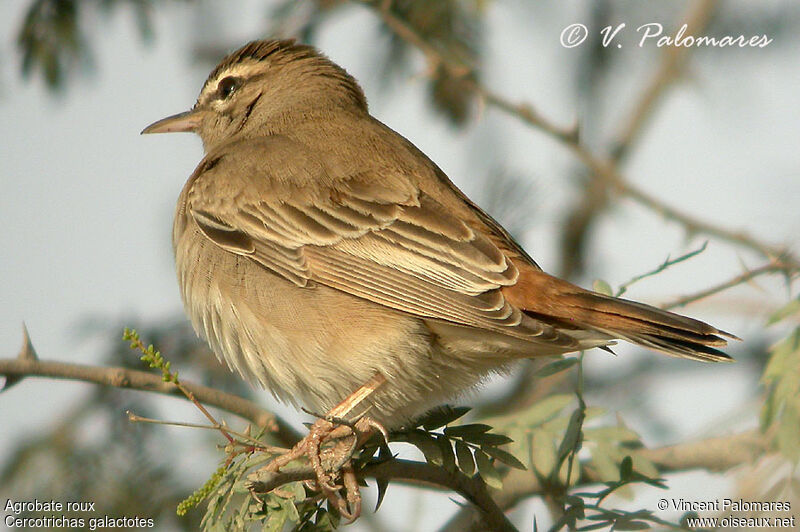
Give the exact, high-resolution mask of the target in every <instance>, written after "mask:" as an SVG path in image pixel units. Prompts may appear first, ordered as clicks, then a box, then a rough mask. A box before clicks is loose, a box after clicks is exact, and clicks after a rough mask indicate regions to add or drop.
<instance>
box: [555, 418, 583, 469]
mask: <svg viewBox="0 0 800 532" xmlns="http://www.w3.org/2000/svg"><path fill="white" fill-rule="evenodd" d="M582 426H583V410H581V409H580V408H578V409H576V410H575V411H574V412H572V415H571V416H570V418H569V423H568V424H567V431H566V432H565V433H564V439H563V440H561V445H559V446H558V461H559V463H560V462H562V461H563V460H564V459H565V458H566V457H567V456H568V455H569V454H570V453H571V452H573V450H574V451H575V452H577V451H578V450H579V449H580V438H581V428H582Z"/></svg>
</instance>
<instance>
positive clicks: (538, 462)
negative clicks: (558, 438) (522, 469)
mask: <svg viewBox="0 0 800 532" xmlns="http://www.w3.org/2000/svg"><path fill="white" fill-rule="evenodd" d="M532 438H533V442H532V445H531V453H532V456H531V464H532V465H533V467H534V469H536V471H538V472H539V474H540V475H542V476H543V477H547V476H549V475H550V473H551V472H552V471H553V469H554V468H555V466H556V444H555V441H554V439H553V438H554V435H553V434H551V433H549V432H547V431H544V430H537V431H534V433H533V435H532Z"/></svg>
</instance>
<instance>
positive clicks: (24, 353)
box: [17, 322, 39, 360]
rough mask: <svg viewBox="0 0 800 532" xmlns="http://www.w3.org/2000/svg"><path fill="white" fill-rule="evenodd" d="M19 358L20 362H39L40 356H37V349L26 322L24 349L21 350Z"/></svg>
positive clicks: (23, 332)
mask: <svg viewBox="0 0 800 532" xmlns="http://www.w3.org/2000/svg"><path fill="white" fill-rule="evenodd" d="M17 358H18V359H19V360H39V355H37V354H36V349H34V347H33V343H32V342H31V336H30V334H28V328H27V327H26V326H25V322H22V349H20V351H19V354H18V355H17Z"/></svg>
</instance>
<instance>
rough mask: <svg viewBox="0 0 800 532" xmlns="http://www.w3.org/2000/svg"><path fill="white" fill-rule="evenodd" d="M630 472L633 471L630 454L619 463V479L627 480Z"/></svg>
mask: <svg viewBox="0 0 800 532" xmlns="http://www.w3.org/2000/svg"><path fill="white" fill-rule="evenodd" d="M631 473H633V459H632V458H631V457H630V456H626V457H625V458H623V459H622V462H621V463H620V464H619V479H620V480H629V479H630V478H631Z"/></svg>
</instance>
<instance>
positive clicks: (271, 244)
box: [142, 39, 737, 429]
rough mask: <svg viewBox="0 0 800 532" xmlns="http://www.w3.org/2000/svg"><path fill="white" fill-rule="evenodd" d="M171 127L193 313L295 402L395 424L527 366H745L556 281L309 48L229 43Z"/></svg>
mask: <svg viewBox="0 0 800 532" xmlns="http://www.w3.org/2000/svg"><path fill="white" fill-rule="evenodd" d="M166 132H195V133H197V134H198V135H199V136H200V138H201V139H202V143H203V147H204V151H205V156H204V157H203V159H202V161H201V162H200V164H199V165H198V166H197V168H196V169H195V170H194V172H193V173H192V174H191V176H190V177H189V179H188V181H187V182H186V184H185V186H184V188H183V190H182V191H181V193H180V196H179V199H178V204H177V208H176V211H175V219H174V225H173V232H172V238H173V249H174V254H175V261H176V269H177V276H178V282H179V285H180V290H181V296H182V299H183V303H184V306H185V310H186V312H187V314H188V316H189V318H190V320H191V322H192V324H193V327H194V329H195V330H196V331H197V333H198V334H200V335H202V336H204V337H205V339H206V340H207V342H208V343H209V345H210V347H211V349H212V350H213V351H214V353H216V355H217V356H218V357H219V358H220V359H221V360H224V361H225V362H227V364H228V365H229V366H230V367H231V368H233V369H235V370H237V371H238V372H239V373H240V374H241V375H242V376H243V377H244V378H246V379H248V380H250V381H252V382H254V383H257V384H260V385H261V386H263V387H264V388H266V389H267V390H269V391H270V392H271V393H273V394H274V395H275V396H276V397H277V398H278V399H280V400H283V401H285V402H288V403H291V404H293V405H295V406H302V407H305V408H307V409H309V410H310V411H313V412H337V413H339V414H341V413H344V414H347V416H343V417H349V418H352V419H356V418H360V417H363V416H368V417H369V418H370V419H371V421H372V422H373V423H374V424H375V426H380V427H382V428H385V429H394V428H398V427H400V426H403V425H404V424H407V423H410V422H412V421H413V420H414V419H415V418H417V417H418V416H420V415H421V414H423V413H425V412H426V411H428V410H430V409H431V408H433V407H436V406H437V405H440V404H442V403H445V402H447V401H450V400H453V399H454V398H457V397H459V396H461V395H463V394H464V393H465V392H467V391H470V390H473V389H475V387H476V386H478V385H479V384H480V383H481V382H482V381H484V380H486V378H487V377H488V376H491V375H492V374H495V373H497V372H503V371H507V370H508V368H509V367H510V366H511V365H513V364H514V363H515V362H516V361H519V360H523V359H535V358H540V357H553V356H560V355H564V354H567V353H571V352H577V351H583V350H587V349H591V348H594V347H599V348H605V349H608V347H609V346H610V345H613V344H614V343H615V342H616V341H617V340H624V341H627V342H631V343H633V344H637V345H640V346H643V347H645V348H648V349H650V350H654V351H658V352H661V353H665V354H667V355H671V356H675V357H682V358H688V359H693V360H700V361H710V362H720V361H729V360H731V358H730V357H729V356H728V355H727V354H725V353H724V352H723V351H721V350H720V349H721V348H724V346H725V345H726V344H727V340H726V339H737V338H736V336H734V335H733V334H730V333H727V332H725V331H722V330H720V329H717V328H715V327H713V326H711V325H708V324H706V323H704V322H702V321H698V320H695V319H692V318H688V317H685V316H681V315H678V314H675V313H672V312H667V311H664V310H660V309H658V308H655V307H653V306H649V305H646V304H643V303H638V302H634V301H629V300H625V299H620V298H616V297H612V296H608V295H603V294H601V293H597V292H594V291H591V290H587V289H583V288H580V287H578V286H576V285H574V284H571V283H570V282H567V281H565V280H562V279H559V278H558V277H555V276H552V275H550V274H548V273H545V272H544V271H543V270H542V268H540V267H539V265H538V264H537V263H536V262H535V261H534V260H533V259H532V258H531V256H530V255H529V254H528V253H527V252H526V251H525V250H524V249H523V248H522V246H521V245H520V244H519V243H517V242H516V241H515V240H514V239H513V238H512V237H511V236H510V234H509V233H508V231H506V230H505V229H504V228H503V227H502V226H501V225H500V224H499V223H498V222H497V221H495V220H494V219H493V218H492V217H491V216H490V215H489V214H487V213H486V212H484V211H483V210H481V208H480V207H478V206H477V205H476V204H475V203H474V202H473V201H471V200H470V199H469V198H468V197H467V196H466V195H465V194H464V193H463V192H461V191H460V190H459V189H458V188H457V187H456V186H455V185H454V184H453V182H452V181H451V180H450V179H449V178H448V176H447V175H446V174H445V173H444V172H443V171H442V170H441V169H440V168H439V167H438V166H437V165H436V164H435V163H434V162H433V161H432V160H431V159H429V158H428V157H427V156H426V155H425V154H423V153H422V151H420V150H419V149H418V148H417V147H416V146H414V144H412V143H411V142H410V141H409V140H407V139H406V138H404V137H403V136H401V135H400V134H398V133H397V132H395V131H393V130H392V129H390V128H389V127H388V126H386V125H384V124H383V123H381V122H380V121H379V120H377V119H376V118H374V117H373V116H372V115H371V114H370V112H369V110H368V106H367V100H366V97H365V95H364V92H363V90H362V89H361V87H360V85H359V84H358V82H357V81H356V80H355V79H354V78H353V77H352V76H351V75H350V74H349V73H347V71H345V70H344V69H343V68H342V67H340V66H339V65H337V64H336V63H334V62H333V61H331V60H330V59H329V58H327V57H326V56H325V55H324V54H322V53H321V52H320V51H318V50H317V49H316V48H314V47H312V46H309V45H306V44H301V43H298V42H297V41H294V40H279V39H269V40H259V41H253V42H250V43H248V44H246V45H244V46H243V47H241V48H239V49H238V50H236V51H234V52H232V53H231V54H229V55H228V56H227V57H225V58H224V59H222V61H221V62H220V63H219V65H217V66H216V68H214V69H213V71H212V72H211V73H210V75H209V76H208V78H207V79H206V81H205V83H204V84H203V87H202V89H201V91H200V94H199V96H198V98H197V101H196V103H195V104H194V106H193V107H192V108H191V109H190V110H189V111H186V112H183V113H180V114H177V115H173V116H169V117H167V118H164V119H162V120H159V121H157V122H155V123H153V124H151V125H150V126H148V127H147V128H145V129H144V130H143V132H142V133H166ZM354 398H355V399H354ZM348 399H349V400H350V402H349V404H348V405H347V407H345V408H339V410H337V407H340V406H341V405H342V404H343V403H344V402H346V401H348Z"/></svg>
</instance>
